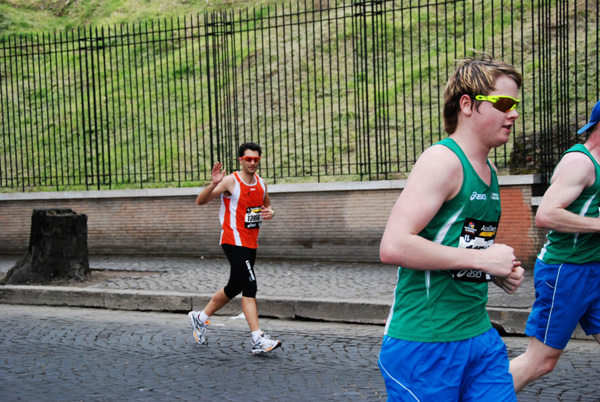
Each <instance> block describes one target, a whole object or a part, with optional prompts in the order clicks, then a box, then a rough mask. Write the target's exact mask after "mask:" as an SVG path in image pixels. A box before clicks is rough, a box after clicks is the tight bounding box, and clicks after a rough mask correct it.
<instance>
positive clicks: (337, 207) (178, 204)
mask: <svg viewBox="0 0 600 402" xmlns="http://www.w3.org/2000/svg"><path fill="white" fill-rule="evenodd" d="M539 182H540V178H539V177H538V176H532V175H523V176H501V177H500V187H501V197H502V207H503V212H502V219H501V222H500V229H499V233H498V237H497V240H496V241H497V242H501V243H505V244H508V245H510V246H512V247H514V248H515V249H516V252H517V255H518V256H519V258H521V259H522V260H523V261H524V262H528V263H531V262H533V261H534V259H535V256H536V255H537V252H538V251H539V248H540V246H541V244H542V243H543V241H544V236H545V233H544V232H543V231H540V230H539V229H537V228H536V227H535V224H534V213H535V200H536V197H535V196H536V195H539V194H536V193H535V191H536V188H537V186H538V184H539ZM404 184H405V181H402V180H400V181H379V182H354V183H319V184H295V185H286V184H284V185H270V186H269V193H270V196H271V201H272V203H273V207H274V209H275V211H276V217H275V219H273V220H272V221H270V222H265V223H263V226H262V229H261V233H260V237H259V243H260V247H259V254H260V255H261V256H264V257H270V258H277V257H282V258H309V259H331V260H362V261H378V259H379V241H380V239H381V235H382V233H383V230H384V228H385V225H386V222H387V219H388V216H389V213H390V211H391V209H392V207H393V205H394V203H395V202H396V199H397V198H398V195H399V194H400V192H401V191H402V188H403V187H404ZM199 191H200V189H199V188H179V189H159V190H112V191H84V192H54V193H10V194H0V227H1V228H2V230H1V231H0V253H3V254H22V253H24V251H25V250H26V249H27V244H28V241H29V232H30V227H31V214H32V211H33V209H35V208H54V207H65V208H71V209H73V210H74V211H76V212H77V213H80V214H86V215H87V216H88V247H89V251H90V254H107V253H111V254H161V255H198V256H214V255H218V256H221V255H222V251H221V249H220V247H219V245H218V241H219V234H220V225H219V217H218V215H219V202H218V200H215V201H212V202H211V203H210V204H208V205H205V206H197V205H195V198H196V195H197V194H198V192H199Z"/></svg>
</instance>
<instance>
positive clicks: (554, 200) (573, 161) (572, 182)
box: [535, 152, 600, 233]
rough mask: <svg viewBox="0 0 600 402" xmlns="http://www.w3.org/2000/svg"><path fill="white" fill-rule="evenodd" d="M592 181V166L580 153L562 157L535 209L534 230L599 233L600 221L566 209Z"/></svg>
mask: <svg viewBox="0 0 600 402" xmlns="http://www.w3.org/2000/svg"><path fill="white" fill-rule="evenodd" d="M595 178H596V175H595V169H594V164H593V163H592V161H591V160H590V158H588V157H587V156H586V155H585V154H583V153H581V152H570V153H568V154H566V155H565V156H564V157H563V159H562V160H561V161H560V162H559V164H558V166H557V167H556V171H555V172H554V175H553V176H552V182H551V184H550V187H549V188H548V190H546V193H545V194H544V197H543V198H542V202H541V203H540V206H539V208H538V211H537V214H536V217H535V223H536V225H537V226H538V227H540V228H544V229H551V230H554V231H556V232H562V233H593V232H600V219H598V218H591V217H586V216H580V215H577V214H575V213H573V212H570V211H567V210H566V208H567V207H568V206H569V205H570V204H571V203H572V202H573V201H575V199H577V197H579V195H580V194H581V192H582V191H583V190H585V189H586V188H587V187H589V186H591V185H592V184H593V183H594V180H595Z"/></svg>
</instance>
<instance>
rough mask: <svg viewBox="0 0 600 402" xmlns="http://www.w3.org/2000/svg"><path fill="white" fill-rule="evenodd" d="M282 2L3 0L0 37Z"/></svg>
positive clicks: (238, 0)
mask: <svg viewBox="0 0 600 402" xmlns="http://www.w3.org/2000/svg"><path fill="white" fill-rule="evenodd" d="M275 3H281V1H276V0H0V35H6V34H13V33H18V34H21V33H38V32H53V31H61V30H64V29H67V30H68V29H73V28H76V27H78V26H107V25H119V24H123V23H131V22H136V21H141V20H147V19H156V18H171V17H180V16H183V15H194V14H196V13H203V12H206V11H214V10H221V9H237V8H245V7H248V6H251V5H255V4H256V5H266V4H275Z"/></svg>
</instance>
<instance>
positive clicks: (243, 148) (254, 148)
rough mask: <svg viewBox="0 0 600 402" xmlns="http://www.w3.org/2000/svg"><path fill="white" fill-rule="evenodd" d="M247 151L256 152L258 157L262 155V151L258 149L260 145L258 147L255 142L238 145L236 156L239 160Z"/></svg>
mask: <svg viewBox="0 0 600 402" xmlns="http://www.w3.org/2000/svg"><path fill="white" fill-rule="evenodd" d="M247 149H249V150H251V151H256V152H258V156H260V155H261V154H262V149H261V148H260V145H258V144H257V143H255V142H244V143H243V144H242V145H240V149H239V150H238V156H239V157H240V158H241V157H242V156H244V153H245V152H246V150H247Z"/></svg>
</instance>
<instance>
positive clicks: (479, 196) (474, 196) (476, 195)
mask: <svg viewBox="0 0 600 402" xmlns="http://www.w3.org/2000/svg"><path fill="white" fill-rule="evenodd" d="M475 200H477V201H485V200H487V196H486V195H485V194H479V193H478V192H477V191H473V193H472V194H471V201H475Z"/></svg>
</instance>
